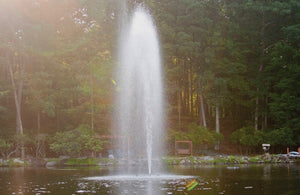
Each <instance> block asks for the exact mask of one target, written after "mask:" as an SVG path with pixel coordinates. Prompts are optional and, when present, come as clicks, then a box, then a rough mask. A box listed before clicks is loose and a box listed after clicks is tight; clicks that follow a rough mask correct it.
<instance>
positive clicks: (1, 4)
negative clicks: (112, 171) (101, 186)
mask: <svg viewBox="0 0 300 195" xmlns="http://www.w3.org/2000/svg"><path fill="white" fill-rule="evenodd" d="M125 3H126V4H127V6H126V7H125V6H124V5H125ZM140 4H142V5H143V6H145V7H146V8H147V9H149V11H150V13H151V15H152V16H153V18H154V21H155V24H156V26H157V31H158V34H159V39H160V46H161V52H162V61H163V69H164V79H163V80H164V90H165V94H164V96H165V100H166V105H165V109H166V115H167V116H166V132H167V133H166V137H165V138H162V139H164V140H165V142H167V143H169V145H170V146H169V147H168V150H169V151H168V153H172V144H173V143H174V140H177V139H179V140H182V139H190V140H192V141H193V143H195V145H198V148H199V150H201V149H203V148H207V146H208V145H209V146H211V147H212V148H213V150H215V149H216V150H217V152H220V153H259V152H262V150H261V144H262V143H269V144H271V151H272V152H274V153H275V152H285V151H286V147H290V148H294V149H295V150H296V148H297V147H298V146H300V145H299V144H300V1H298V0H284V1H283V0H127V1H125V0H124V1H121V0H0V154H1V155H2V157H3V158H8V157H10V156H13V155H14V156H22V157H23V158H24V157H25V155H32V156H36V157H45V156H55V155H57V154H69V155H78V154H80V155H83V154H85V153H87V152H99V151H101V149H102V148H103V143H104V142H105V141H103V140H102V139H98V138H97V136H95V135H111V134H113V128H112V124H113V123H114V117H113V115H114V95H115V93H117V87H118V86H117V85H118V81H117V80H116V78H115V69H116V67H117V65H118V53H117V51H118V41H119V36H120V32H121V29H120V26H121V23H122V20H124V19H125V20H126V18H124V17H122V16H124V12H125V13H126V14H127V15H130V14H131V13H132V10H133V9H134V8H135V7H136V6H137V5H140ZM98 137H99V136H98ZM75 142H76V143H75ZM215 144H217V147H213V146H214V145H215Z"/></svg>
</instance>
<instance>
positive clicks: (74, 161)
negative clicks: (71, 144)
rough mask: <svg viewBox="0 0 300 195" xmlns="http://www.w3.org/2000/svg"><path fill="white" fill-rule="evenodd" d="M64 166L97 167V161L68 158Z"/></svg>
mask: <svg viewBox="0 0 300 195" xmlns="http://www.w3.org/2000/svg"><path fill="white" fill-rule="evenodd" d="M65 165H69V166H82V165H85V166H91V165H98V161H97V160H96V159H92V158H86V159H78V158H75V159H73V158H70V159H68V160H67V161H66V162H65Z"/></svg>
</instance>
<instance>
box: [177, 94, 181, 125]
mask: <svg viewBox="0 0 300 195" xmlns="http://www.w3.org/2000/svg"><path fill="white" fill-rule="evenodd" d="M177 96H178V105H177V109H178V126H179V128H180V129H181V91H178V92H177Z"/></svg>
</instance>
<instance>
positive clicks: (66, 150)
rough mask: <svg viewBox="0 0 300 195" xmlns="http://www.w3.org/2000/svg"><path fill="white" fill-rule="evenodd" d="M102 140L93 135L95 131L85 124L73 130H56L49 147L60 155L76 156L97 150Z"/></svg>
mask: <svg viewBox="0 0 300 195" xmlns="http://www.w3.org/2000/svg"><path fill="white" fill-rule="evenodd" d="M102 144H103V141H102V140H100V139H99V138H97V137H96V136H95V133H94V132H93V131H92V130H90V129H88V128H87V127H86V126H81V127H79V128H77V129H75V130H71V131H66V132H57V133H56V134H55V135H54V136H53V138H52V143H51V144H50V149H51V150H53V151H54V152H55V153H57V154H60V155H69V156H72V157H78V156H81V155H83V154H87V153H92V152H99V151H100V150H101V149H102Z"/></svg>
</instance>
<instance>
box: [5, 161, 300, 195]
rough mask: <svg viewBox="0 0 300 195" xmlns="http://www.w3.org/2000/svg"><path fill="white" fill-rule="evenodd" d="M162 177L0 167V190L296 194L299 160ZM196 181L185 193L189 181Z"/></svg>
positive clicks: (176, 170)
mask: <svg viewBox="0 0 300 195" xmlns="http://www.w3.org/2000/svg"><path fill="white" fill-rule="evenodd" d="M167 169H168V173H167V174H164V175H153V176H151V177H149V176H142V175H139V176H128V175H126V176H122V177H121V176H117V171H118V168H117V167H105V168H95V167H93V168H90V167H88V168H64V169H46V168H0V194H5V195H6V194H55V195H62V194H63V195H68V194H143V195H144V194H148V195H150V194H152V195H159V194H300V164H289V165H243V166H233V165H222V166H198V167H196V166H191V167H189V166H169V167H167ZM194 179H195V181H196V182H198V183H199V184H198V185H197V186H196V187H195V188H194V189H192V190H190V191H188V190H187V188H186V185H187V184H188V183H190V182H191V181H192V180H194Z"/></svg>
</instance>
